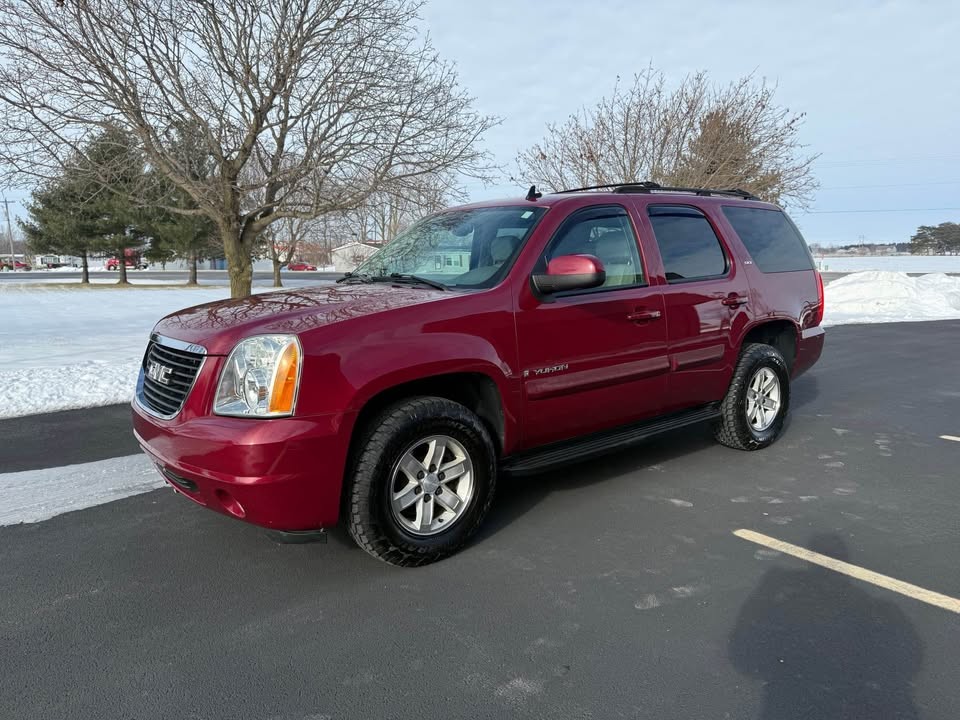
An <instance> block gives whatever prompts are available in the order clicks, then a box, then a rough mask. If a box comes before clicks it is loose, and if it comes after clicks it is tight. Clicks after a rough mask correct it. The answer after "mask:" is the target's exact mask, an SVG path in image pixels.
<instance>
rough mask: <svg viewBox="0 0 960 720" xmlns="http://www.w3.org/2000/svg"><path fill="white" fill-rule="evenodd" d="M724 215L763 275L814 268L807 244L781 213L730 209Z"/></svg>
mask: <svg viewBox="0 0 960 720" xmlns="http://www.w3.org/2000/svg"><path fill="white" fill-rule="evenodd" d="M723 214H724V215H726V216H727V220H729V221H730V224H731V225H733V229H734V230H736V231H737V235H739V236H740V239H741V240H742V241H743V244H744V245H745V246H746V248H747V252H749V253H750V257H752V258H753V262H754V264H755V265H756V266H757V267H758V268H760V270H762V271H763V272H790V271H792V270H812V269H813V260H812V259H811V258H810V252H809V251H808V250H807V244H806V243H805V242H804V241H803V238H802V237H801V236H800V232H799V231H798V230H797V229H796V228H795V227H794V225H793V223H792V222H790V220H788V219H787V216H786V215H784V214H783V213H782V212H780V211H779V210H764V209H762V208H749V207H732V206H729V207H724V208H723Z"/></svg>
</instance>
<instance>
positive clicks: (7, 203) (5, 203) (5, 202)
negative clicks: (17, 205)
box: [3, 198, 27, 270]
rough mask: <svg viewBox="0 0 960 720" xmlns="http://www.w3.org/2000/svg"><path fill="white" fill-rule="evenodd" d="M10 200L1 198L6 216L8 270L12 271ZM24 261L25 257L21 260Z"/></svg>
mask: <svg viewBox="0 0 960 720" xmlns="http://www.w3.org/2000/svg"><path fill="white" fill-rule="evenodd" d="M10 203H11V201H10V200H7V199H6V198H3V212H4V214H5V215H6V216H7V238H8V239H9V240H10V269H11V270H13V269H14V268H15V267H16V265H14V258H13V228H12V227H10ZM23 259H24V261H26V259H27V258H26V257H24V258H23Z"/></svg>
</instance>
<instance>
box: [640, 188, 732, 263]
mask: <svg viewBox="0 0 960 720" xmlns="http://www.w3.org/2000/svg"><path fill="white" fill-rule="evenodd" d="M647 212H648V213H649V215H650V224H651V225H653V233H654V235H655V236H656V239H657V246H658V247H659V248H660V256H661V257H662V258H663V267H664V270H665V271H666V274H667V280H668V281H669V282H680V281H682V280H693V279H696V278H709V277H715V276H717V275H723V274H724V273H725V272H726V271H727V257H726V255H724V253H723V248H721V247H720V241H719V240H718V239H717V235H716V233H715V232H713V227H712V226H711V225H710V223H709V222H707V219H706V218H705V217H704V216H703V214H702V213H701V212H700V211H699V210H694V209H693V208H689V207H681V206H670V205H651V206H650V207H649V208H648V210H647Z"/></svg>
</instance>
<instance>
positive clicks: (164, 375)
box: [147, 362, 173, 385]
mask: <svg viewBox="0 0 960 720" xmlns="http://www.w3.org/2000/svg"><path fill="white" fill-rule="evenodd" d="M172 372H173V368H170V367H167V366H166V365H161V364H160V363H158V362H151V363H150V364H149V365H147V377H149V378H150V379H151V380H153V381H155V382H158V383H160V384H161V385H169V384H170V373H172Z"/></svg>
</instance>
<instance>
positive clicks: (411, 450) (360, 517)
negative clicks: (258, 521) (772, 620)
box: [346, 397, 496, 566]
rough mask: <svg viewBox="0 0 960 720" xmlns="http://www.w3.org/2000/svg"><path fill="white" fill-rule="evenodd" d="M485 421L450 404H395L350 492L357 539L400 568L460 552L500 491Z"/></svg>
mask: <svg viewBox="0 0 960 720" xmlns="http://www.w3.org/2000/svg"><path fill="white" fill-rule="evenodd" d="M495 458H496V453H495V450H494V447H493V442H492V440H491V438H490V434H489V432H488V431H487V429H486V427H485V426H484V424H483V422H482V421H481V420H480V418H478V417H477V416H476V415H474V414H473V413H472V412H470V411H469V410H468V409H467V408H466V407H464V406H463V405H460V404H459V403H455V402H453V401H451V400H446V399H444V398H436V397H423V398H416V399H414V400H409V401H407V402H404V403H402V404H400V405H396V406H393V407H392V408H389V409H388V410H386V411H385V412H384V413H383V414H381V415H380V417H378V418H377V419H376V420H375V421H374V422H373V423H372V424H371V425H370V427H369V429H368V431H367V434H366V436H365V437H364V439H363V441H362V443H361V444H360V447H359V448H358V451H357V455H356V457H355V462H354V464H353V471H352V477H351V478H350V483H349V487H348V490H347V497H346V502H347V513H348V523H349V529H350V534H351V535H352V536H353V538H354V540H356V542H357V544H359V545H360V547H362V548H363V549H364V550H366V551H367V552H368V553H370V554H371V555H373V556H374V557H377V558H379V559H380V560H383V561H385V562H388V563H391V564H393V565H404V566H412V565H425V564H427V563H430V562H435V561H436V560H440V559H442V558H444V557H447V556H449V555H451V554H453V553H455V552H456V551H457V550H459V549H460V548H461V547H462V546H463V545H464V544H465V543H466V542H467V541H468V540H469V539H470V537H471V536H472V535H473V534H474V533H475V532H476V531H477V528H479V527H480V524H481V522H482V521H483V518H484V517H485V516H486V514H487V510H489V508H490V503H491V502H492V500H493V493H494V487H495V485H496V469H495Z"/></svg>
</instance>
